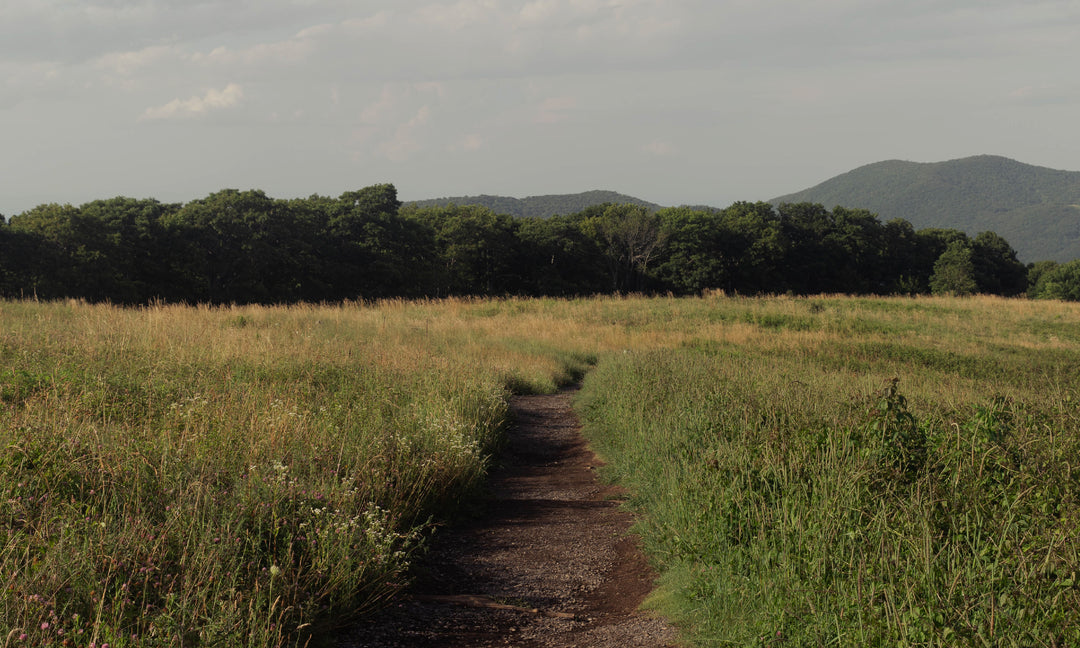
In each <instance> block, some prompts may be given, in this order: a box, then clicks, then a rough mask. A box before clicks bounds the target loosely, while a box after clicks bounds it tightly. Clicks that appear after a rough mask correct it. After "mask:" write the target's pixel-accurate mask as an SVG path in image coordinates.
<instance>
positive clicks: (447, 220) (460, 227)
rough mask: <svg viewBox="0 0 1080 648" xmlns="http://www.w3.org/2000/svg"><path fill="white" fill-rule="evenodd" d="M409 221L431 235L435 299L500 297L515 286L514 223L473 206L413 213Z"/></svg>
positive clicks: (517, 272)
mask: <svg viewBox="0 0 1080 648" xmlns="http://www.w3.org/2000/svg"><path fill="white" fill-rule="evenodd" d="M408 217H409V219H410V220H412V221H413V222H416V223H419V224H420V225H421V226H423V227H427V228H430V229H431V231H432V232H434V240H435V247H436V250H437V264H438V269H439V272H438V277H437V279H436V285H435V292H436V294H437V295H439V296H444V295H469V294H479V295H503V294H509V293H512V292H515V290H516V288H517V286H518V285H520V282H521V267H520V254H519V251H518V239H517V220H515V219H514V218H512V217H510V216H505V215H501V214H496V213H495V212H493V211H491V210H490V209H488V208H486V207H479V206H475V205H470V206H465V207H458V206H456V205H451V206H449V207H430V208H424V209H415V210H410V211H409V212H408Z"/></svg>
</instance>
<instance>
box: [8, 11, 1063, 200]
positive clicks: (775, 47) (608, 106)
mask: <svg viewBox="0 0 1080 648" xmlns="http://www.w3.org/2000/svg"><path fill="white" fill-rule="evenodd" d="M1078 27H1080V5H1078V4H1077V3H1076V2H1073V1H1037V2H1031V3H1015V2H1007V1H1004V0H1001V1H994V0H990V1H987V0H979V1H978V2H976V1H974V0H957V1H954V2H949V3H941V2H938V1H932V0H904V1H901V0H809V1H807V2H799V3H794V2H791V1H790V0H721V1H716V0H671V1H669V2H653V1H646V0H525V1H522V0H515V1H511V0H444V1H439V0H398V1H396V2H393V3H390V2H373V1H360V2H346V1H344V0H340V1H339V0H307V1H296V0H293V1H288V0H261V1H259V2H255V1H254V0H245V1H236V0H230V1H228V2H225V1H216V2H210V1H203V2H198V1H196V2H191V1H189V0H138V1H136V0H130V1H129V0H91V1H89V2H79V3H72V2H62V1H59V0H56V1H50V0H8V1H7V2H6V3H4V4H3V5H0V140H2V141H4V142H5V148H6V149H8V150H6V151H5V152H6V153H7V156H6V158H8V159H7V160H5V161H4V162H0V177H3V178H5V182H6V183H7V185H0V211H3V212H4V213H7V214H9V215H10V214H11V213H12V212H14V211H19V210H22V209H25V208H28V207H30V206H32V205H33V204H36V203H38V202H44V201H48V200H61V201H63V200H70V201H73V202H78V201H82V200H89V199H93V198H99V197H103V196H107V195H108V194H109V193H110V192H111V191H114V190H123V191H127V192H130V193H134V194H136V195H154V196H156V197H161V198H163V199H166V198H168V199H191V198H195V197H199V196H200V195H203V194H205V193H207V192H209V191H213V190H216V189H219V188H221V187H222V186H253V187H259V188H263V189H266V190H267V191H269V192H270V193H271V194H275V195H307V194H309V193H312V192H316V191H323V192H327V193H331V194H335V195H336V193H339V192H340V191H342V190H344V189H346V188H350V187H354V186H356V185H362V184H365V183H368V182H371V181H391V182H395V183H396V184H398V185H399V188H400V189H401V191H402V193H403V195H408V196H410V197H414V198H422V197H426V196H429V195H446V194H457V193H479V192H485V193H511V194H514V195H527V194H536V193H546V192H553V191H573V190H584V189H589V188H596V187H604V188H611V189H618V190H620V191H626V192H629V193H637V194H640V195H642V197H645V198H649V199H652V200H656V201H658V202H710V203H714V204H720V203H724V202H725V201H730V200H736V199H764V198H768V197H771V196H772V195H778V194H781V193H786V192H789V191H794V190H797V189H800V188H803V187H805V186H809V185H811V184H814V183H816V182H818V181H820V180H823V179H825V178H826V177H828V176H830V175H832V174H835V173H839V172H842V171H846V170H848V169H849V168H851V167H853V166H857V165H858V164H864V163H867V162H872V161H876V160H879V159H885V158H892V157H905V158H908V159H917V160H924V161H931V160H936V159H947V158H953V157H960V156H962V155H968V154H974V153H998V154H1002V155H1009V156H1012V157H1017V158H1019V159H1023V160H1024V161H1028V162H1032V163H1036V164H1042V165H1044V166H1058V167H1060V168H1067V167H1068V166H1069V165H1070V164H1071V165H1073V166H1075V163H1074V162H1073V161H1072V160H1073V159H1074V157H1069V156H1070V155H1072V153H1070V151H1075V150H1076V147H1077V145H1080V134H1073V133H1074V131H1075V128H1074V127H1073V125H1072V120H1071V119H1069V118H1068V116H1067V114H1068V112H1069V111H1068V109H1069V108H1070V107H1071V108H1074V109H1075V107H1076V105H1077V102H1078V100H1080V92H1078V89H1077V86H1076V85H1075V84H1074V83H1072V81H1071V79H1072V78H1073V72H1072V66H1073V64H1074V61H1076V60H1077V59H1078V55H1080V45H1078V44H1077V42H1076V38H1075V34H1076V32H1077V28H1078ZM1036 119H1037V122H1038V123H1037V124H1036V123H1034V121H1035V120H1036ZM88 124H93V126H92V127H91V126H89V125H88ZM1049 133H1054V134H1055V135H1054V138H1053V140H1052V141H1051V138H1050V135H1049ZM8 143H10V145H9V144H8ZM165 150H167V151H168V152H169V153H168V164H167V165H165V166H167V167H168V170H167V172H165V171H162V168H164V167H163V166H159V165H158V164H157V162H158V158H157V156H158V155H160V152H161V151H165ZM90 168H93V169H94V170H95V171H94V172H93V173H89V172H87V171H86V170H87V169H90ZM106 170H108V172H106ZM120 178H122V179H123V181H122V182H121V181H120V180H119V179H120Z"/></svg>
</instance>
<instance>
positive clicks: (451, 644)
mask: <svg viewBox="0 0 1080 648" xmlns="http://www.w3.org/2000/svg"><path fill="white" fill-rule="evenodd" d="M571 397H572V392H571V391H563V392H561V393H559V394H555V395H543V396H520V397H516V398H515V399H514V400H513V401H512V403H511V405H512V407H513V410H514V415H515V421H516V422H515V424H514V425H513V426H512V428H511V429H510V432H509V443H508V447H507V448H506V450H505V452H504V454H503V455H502V457H501V460H500V467H499V468H498V469H497V470H495V471H494V472H493V474H492V478H491V486H490V488H491V497H492V499H491V501H490V502H488V504H487V506H486V507H485V511H484V514H483V515H482V517H480V518H478V519H476V520H474V521H472V522H470V523H468V524H466V525H463V526H460V527H455V528H451V529H447V530H444V532H443V533H441V534H440V535H439V537H438V538H437V540H436V543H435V545H434V547H433V548H432V551H431V553H430V555H429V557H428V559H427V560H426V561H425V565H426V572H427V574H426V575H425V576H424V577H422V578H421V579H420V580H419V582H417V584H416V587H415V588H413V590H412V592H413V594H412V596H411V597H410V598H409V599H407V600H406V601H405V602H403V603H401V604H399V605H398V606H396V607H394V608H392V609H390V610H387V612H386V613H385V614H383V615H381V616H380V617H379V618H377V619H373V620H371V621H370V622H368V623H365V624H363V625H362V626H360V627H358V628H357V629H356V631H355V632H354V633H353V634H352V636H350V637H349V638H348V639H347V640H346V641H344V642H342V644H341V645H342V646H343V647H352V646H356V647H360V646H364V647H392V646H400V647H402V648H404V647H406V646H408V647H410V648H413V647H418V646H440V647H447V648H463V647H465V646H468V647H470V648H472V647H481V646H507V645H509V646H529V647H538V648H539V647H545V648H546V647H555V646H558V647H564V646H579V647H585V646H590V647H597V648H606V647H613V648H614V647H618V648H629V647H631V646H648V647H665V646H674V645H676V644H675V637H676V635H675V632H674V631H673V630H672V629H671V628H670V627H669V626H667V625H666V624H665V623H664V622H663V621H662V620H661V619H659V618H656V617H653V616H651V615H649V614H647V613H643V612H640V611H638V610H637V606H638V605H639V604H640V603H641V601H642V599H643V598H644V596H645V595H646V594H647V593H648V592H649V590H650V589H651V586H652V581H653V574H652V573H651V572H650V570H649V568H648V565H647V564H646V562H645V559H644V558H643V557H642V555H641V553H640V551H639V550H638V546H637V543H636V541H635V539H634V537H632V536H629V535H628V531H627V529H628V528H629V526H630V522H631V520H630V516H629V514H628V513H626V512H624V511H621V510H619V507H618V493H617V491H615V490H614V489H612V488H610V487H606V486H604V485H603V484H600V483H599V482H598V481H597V479H596V477H595V474H594V470H593V469H594V466H595V465H596V458H595V456H594V455H593V453H592V452H591V451H589V449H588V448H587V447H586V444H585V441H584V440H583V439H582V438H581V435H580V432H579V428H580V426H579V423H578V421H577V418H576V417H575V416H574V414H573V412H572V411H571V410H570V399H571Z"/></svg>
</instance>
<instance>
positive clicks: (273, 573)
mask: <svg viewBox="0 0 1080 648" xmlns="http://www.w3.org/2000/svg"><path fill="white" fill-rule="evenodd" d="M280 573H281V567H278V566H277V565H270V577H271V578H273V577H275V576H277V575H278V574H280Z"/></svg>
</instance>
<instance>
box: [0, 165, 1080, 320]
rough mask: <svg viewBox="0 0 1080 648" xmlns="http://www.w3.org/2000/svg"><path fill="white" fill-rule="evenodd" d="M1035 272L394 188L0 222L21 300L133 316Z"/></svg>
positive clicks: (876, 230) (889, 235) (905, 239)
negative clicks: (434, 201)
mask: <svg viewBox="0 0 1080 648" xmlns="http://www.w3.org/2000/svg"><path fill="white" fill-rule="evenodd" d="M1065 265H1066V266H1067V265H1068V264H1065ZM1032 270H1033V271H1038V272H1039V273H1040V274H1041V275H1042V276H1043V277H1044V281H1043V284H1044V285H1050V286H1058V287H1060V285H1061V284H1062V281H1061V279H1060V277H1059V278H1058V279H1055V280H1054V281H1049V280H1048V279H1053V278H1054V277H1055V276H1056V275H1054V274H1053V272H1051V271H1059V270H1060V268H1051V267H1047V266H1045V264H1042V265H1038V266H1033V268H1032ZM1048 273H1049V274H1048ZM1028 274H1029V268H1028V267H1026V266H1024V265H1023V264H1021V263H1020V262H1019V261H1018V260H1017V258H1016V252H1015V251H1014V250H1013V249H1012V247H1011V246H1010V245H1009V243H1008V242H1007V241H1005V240H1004V239H1003V238H1002V237H1000V236H998V235H997V234H995V233H993V232H983V233H981V234H979V235H977V236H975V237H974V238H971V237H969V236H968V235H966V234H965V233H964V232H961V231H959V230H953V229H923V230H918V231H916V230H915V229H914V228H913V227H912V225H911V224H910V223H908V222H907V221H905V220H903V219H895V220H890V221H889V222H887V223H882V222H881V221H880V220H879V219H878V218H877V217H876V216H875V215H874V214H872V213H870V212H868V211H866V210H862V209H846V208H843V207H835V208H833V209H832V210H828V209H826V208H824V207H823V206H822V205H819V204H810V203H798V204H785V205H780V206H779V207H776V208H774V207H773V206H772V205H770V204H768V203H764V202H758V203H748V202H738V203H735V204H732V205H731V206H730V207H727V208H725V209H713V208H690V207H677V208H665V209H661V210H658V211H653V210H650V209H648V208H647V207H644V206H640V205H632V204H606V205H598V206H594V207H589V208H587V209H585V210H583V211H581V212H578V213H574V214H569V215H563V216H553V217H550V218H546V219H539V218H522V217H513V216H508V215H504V214H498V213H496V212H494V211H492V210H490V209H487V208H484V207H479V206H466V205H461V206H455V205H450V206H441V207H417V206H403V205H402V203H401V201H399V200H398V197H397V191H396V189H395V188H394V186H393V185H390V184H381V185H374V186H370V187H366V188H363V189H360V190H358V191H349V192H346V193H343V194H342V195H341V196H339V197H338V198H329V197H324V196H317V195H316V196H311V197H309V198H304V199H287V200H283V199H275V198H271V197H269V196H267V195H266V194H265V193H264V192H262V191H258V190H251V191H237V190H234V189H227V190H223V191H219V192H217V193H213V194H211V195H209V196H207V197H206V198H202V199H198V200H193V201H191V202H188V203H186V204H167V203H161V202H158V201H157V200H153V199H142V200H137V199H132V198H123V197H120V198H112V199H108V200H97V201H93V202H90V203H86V204H84V205H82V206H79V207H74V206H71V205H58V204H46V205H40V206H38V207H35V208H34V209H31V210H29V211H26V212H24V213H21V214H19V215H16V216H13V217H12V218H11V219H10V221H8V222H6V223H5V222H4V221H3V219H0V294H2V295H3V296H4V297H8V298H20V297H22V298H31V297H33V298H39V299H57V298H80V299H85V300H88V301H95V302H96V301H109V302H113V303H119V304H139V303H147V302H150V301H154V300H162V301H166V302H187V303H211V304H222V303H290V302H299V301H309V302H321V301H340V300H346V299H379V298H391V297H405V298H418V297H446V296H465V295H496V296H501V295H528V296H575V295H589V294H597V293H626V292H644V293H668V292H670V293H673V294H679V295H685V294H698V293H701V292H702V291H706V290H723V291H726V292H727V293H732V294H747V295H751V294H761V293H774V294H775V293H792V294H816V293H848V294H880V295H888V294H918V293H951V294H972V293H991V294H999V295H1007V296H1012V295H1020V294H1023V293H1025V291H1028V289H1029V277H1028ZM1058 274H1060V272H1058ZM1066 283H1067V282H1066ZM1059 292H1060V291H1059ZM1050 296H1056V295H1050Z"/></svg>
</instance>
